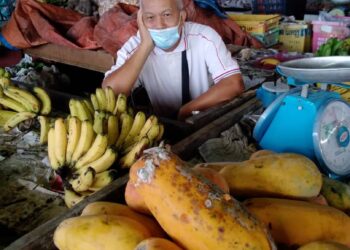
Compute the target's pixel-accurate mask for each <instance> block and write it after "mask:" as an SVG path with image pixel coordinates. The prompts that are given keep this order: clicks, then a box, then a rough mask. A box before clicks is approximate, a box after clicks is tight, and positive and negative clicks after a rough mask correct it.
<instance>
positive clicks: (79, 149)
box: [71, 121, 95, 165]
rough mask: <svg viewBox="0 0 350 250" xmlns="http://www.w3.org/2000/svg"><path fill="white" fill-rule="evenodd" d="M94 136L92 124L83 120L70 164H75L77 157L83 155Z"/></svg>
mask: <svg viewBox="0 0 350 250" xmlns="http://www.w3.org/2000/svg"><path fill="white" fill-rule="evenodd" d="M94 137H95V133H94V130H93V128H92V124H91V122H89V121H83V122H82V124H81V133H80V136H79V141H78V144H77V146H76V148H75V150H74V153H73V155H72V160H71V164H73V165H74V164H75V162H77V161H78V160H79V158H80V157H81V156H82V155H84V154H85V153H86V152H87V151H88V150H89V148H90V146H91V144H92V142H93V140H94Z"/></svg>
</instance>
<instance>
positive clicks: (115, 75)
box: [102, 44, 152, 95]
mask: <svg viewBox="0 0 350 250" xmlns="http://www.w3.org/2000/svg"><path fill="white" fill-rule="evenodd" d="M151 49H152V48H149V47H146V46H142V44H141V45H140V46H139V47H138V48H137V50H136V51H135V53H134V54H132V55H131V57H130V58H129V59H128V60H127V61H126V62H125V63H124V65H123V66H121V67H120V68H119V69H117V70H116V71H114V72H112V73H111V74H110V75H108V76H107V77H106V78H105V79H104V80H103V83H102V87H107V86H110V87H111V88H112V89H113V90H114V92H115V93H124V94H126V95H129V94H130V92H131V90H132V88H133V86H134V84H135V82H136V80H137V78H138V77H139V74H140V72H141V70H142V67H143V65H144V63H145V62H146V60H147V58H148V55H149V53H150V52H151Z"/></svg>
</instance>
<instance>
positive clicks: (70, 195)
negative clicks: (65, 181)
mask: <svg viewBox="0 0 350 250" xmlns="http://www.w3.org/2000/svg"><path fill="white" fill-rule="evenodd" d="M85 197H86V196H84V195H81V194H78V193H76V192H74V191H71V190H68V189H64V203H65V204H66V206H67V207H68V208H72V207H73V206H75V205H76V204H78V203H79V202H81V201H82V200H84V199H85Z"/></svg>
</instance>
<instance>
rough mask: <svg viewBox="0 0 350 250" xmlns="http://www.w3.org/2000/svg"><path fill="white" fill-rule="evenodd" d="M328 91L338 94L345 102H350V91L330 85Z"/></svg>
mask: <svg viewBox="0 0 350 250" xmlns="http://www.w3.org/2000/svg"><path fill="white" fill-rule="evenodd" d="M330 90H331V91H334V92H337V93H339V94H340V95H341V97H342V98H343V99H344V100H345V101H347V102H350V89H346V88H342V87H340V86H336V85H332V86H331V88H330Z"/></svg>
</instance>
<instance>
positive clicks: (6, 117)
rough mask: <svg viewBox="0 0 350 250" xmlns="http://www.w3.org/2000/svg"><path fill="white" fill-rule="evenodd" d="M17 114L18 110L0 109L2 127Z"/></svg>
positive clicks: (0, 125) (0, 124)
mask: <svg viewBox="0 0 350 250" xmlns="http://www.w3.org/2000/svg"><path fill="white" fill-rule="evenodd" d="M16 114H17V112H14V111H9V110H0V127H3V126H4V125H5V123H6V122H7V121H8V120H9V119H10V118H11V117H13V116H15V115H16Z"/></svg>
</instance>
